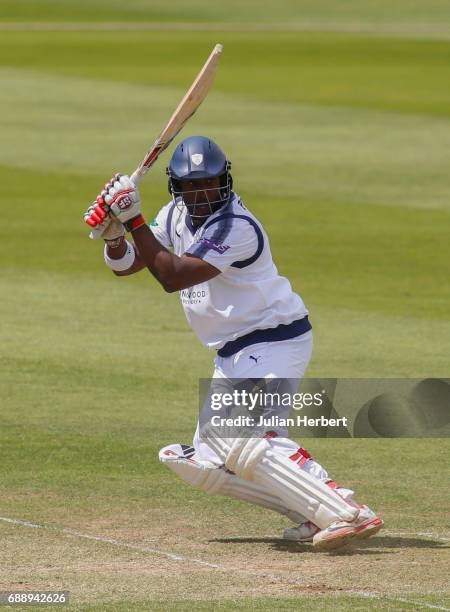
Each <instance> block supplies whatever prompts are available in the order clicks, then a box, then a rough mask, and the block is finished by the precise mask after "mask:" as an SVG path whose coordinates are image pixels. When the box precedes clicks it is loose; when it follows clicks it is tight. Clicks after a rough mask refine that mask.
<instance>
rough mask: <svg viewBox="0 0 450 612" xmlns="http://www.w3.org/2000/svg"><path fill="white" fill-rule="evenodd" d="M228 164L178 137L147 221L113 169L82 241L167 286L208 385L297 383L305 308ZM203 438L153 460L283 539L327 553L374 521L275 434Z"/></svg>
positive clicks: (200, 140)
mask: <svg viewBox="0 0 450 612" xmlns="http://www.w3.org/2000/svg"><path fill="white" fill-rule="evenodd" d="M230 168H231V164H230V161H229V160H228V159H227V157H226V156H225V154H224V153H223V151H222V150H221V149H220V148H219V146H218V145H217V144H216V143H215V142H213V141H212V140H211V139H210V138H207V137H203V136H192V137H189V138H186V139H185V140H183V141H182V142H180V143H179V144H178V146H177V147H176V149H175V151H174V153H173V156H172V158H171V160H170V163H169V166H168V168H167V174H168V177H169V192H170V194H171V201H170V202H169V203H168V204H166V205H165V206H163V208H161V210H160V211H159V213H158V214H157V216H156V218H155V219H154V220H153V221H152V222H151V223H150V224H148V223H147V222H146V220H145V219H144V217H143V215H142V211H141V199H140V195H139V191H138V188H137V186H136V185H135V184H133V182H132V181H131V180H130V178H129V177H128V176H125V175H121V174H116V175H115V176H113V178H112V179H111V180H110V181H109V182H108V183H107V184H106V185H105V186H104V189H103V190H102V191H101V193H100V194H99V195H98V196H97V198H96V200H95V202H94V203H93V204H92V205H91V206H90V207H89V208H88V210H87V212H86V214H85V215H84V220H85V222H86V223H87V224H88V225H89V226H90V228H91V237H93V238H102V239H103V240H104V242H105V248H104V259H105V263H106V265H107V266H108V267H109V268H111V270H112V271H113V272H114V273H115V274H116V275H117V276H127V275H130V274H135V273H136V272H139V271H140V270H143V269H145V268H146V269H148V270H149V271H150V272H151V273H152V274H153V276H154V277H155V278H156V279H157V281H158V282H159V283H160V284H161V285H162V287H163V288H164V290H165V291H167V292H174V291H178V292H179V295H180V299H181V304H182V306H183V309H184V312H185V315H186V318H187V320H188V322H189V324H190V325H191V327H192V329H193V331H194V333H195V334H196V335H197V336H198V338H199V339H200V341H201V342H202V343H203V344H204V345H205V346H207V347H208V348H210V349H213V350H214V351H215V352H216V357H215V360H214V374H213V380H217V379H221V380H223V381H227V380H236V379H239V380H247V379H251V380H254V379H256V380H264V379H267V380H269V379H274V378H276V379H289V380H294V381H297V382H299V381H300V380H301V379H302V378H303V376H304V374H305V371H306V368H307V366H308V363H309V360H310V358H311V352H312V347H313V335H312V328H311V324H310V322H309V319H308V310H307V309H306V307H305V304H304V303H303V301H302V299H301V297H300V296H299V295H298V294H296V293H294V292H293V290H292V287H291V285H290V283H289V281H288V280H287V279H286V278H284V277H283V276H280V274H279V273H278V271H277V268H276V267H275V265H274V262H273V260H272V254H271V250H270V246H269V240H268V237H267V234H266V232H265V231H264V228H263V227H262V225H261V223H260V222H259V221H258V219H257V218H256V217H255V216H254V215H253V214H252V213H251V212H250V211H249V210H248V209H247V208H246V206H245V205H244V203H243V202H242V200H241V198H240V197H239V195H238V194H237V193H236V192H235V191H233V179H232V176H231V174H230ZM127 232H128V233H130V234H131V236H132V241H130V240H128V239H127V238H126V235H127ZM203 433H204V432H203V430H202V429H201V428H200V427H199V426H197V430H196V432H195V435H194V439H193V443H192V446H191V445H187V444H171V445H169V446H167V447H165V448H163V449H161V451H160V455H159V458H160V460H161V461H162V462H163V463H164V464H165V465H166V466H167V467H168V468H170V469H172V470H173V471H174V472H175V473H176V474H177V475H178V476H179V477H180V478H181V479H182V480H184V481H185V482H186V483H188V484H190V485H192V486H194V487H198V488H200V489H202V490H203V491H205V492H206V493H209V494H220V495H230V496H233V497H235V498H237V499H240V500H243V501H246V502H249V503H253V504H256V505H259V506H263V507H265V508H269V509H271V510H274V511H276V512H278V513H280V514H283V515H286V516H287V517H289V518H290V519H291V520H292V521H294V522H295V523H296V524H297V526H296V527H292V528H288V529H286V530H285V531H284V537H285V538H287V539H290V540H295V541H298V542H312V544H313V545H314V546H315V547H317V548H318V549H333V548H337V547H339V546H342V545H344V544H345V543H346V542H347V541H349V540H350V539H353V538H367V537H370V536H372V535H374V534H375V533H376V532H377V531H379V529H381V527H382V526H383V521H382V520H381V518H379V517H378V516H377V515H376V514H375V513H374V512H373V511H372V510H370V509H369V508H368V507H367V506H365V505H361V504H358V503H357V502H356V501H354V500H353V491H351V490H349V489H347V488H344V487H341V486H340V485H338V484H336V483H335V482H334V481H333V480H332V479H331V478H330V476H329V475H328V472H327V471H326V470H325V469H324V468H323V467H322V466H321V465H320V464H319V463H318V462H317V461H316V460H315V459H314V458H313V457H312V456H311V455H310V454H309V453H308V451H307V450H306V449H304V448H303V447H301V446H300V447H299V445H298V443H296V442H294V441H292V440H290V439H289V438H288V437H286V435H282V433H283V432H281V434H280V433H279V432H278V433H277V432H276V431H272V430H271V431H267V432H263V433H262V435H260V436H258V437H246V438H238V437H230V438H227V437H224V436H221V435H220V434H219V435H203Z"/></svg>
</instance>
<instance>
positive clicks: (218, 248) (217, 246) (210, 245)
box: [200, 238, 230, 255]
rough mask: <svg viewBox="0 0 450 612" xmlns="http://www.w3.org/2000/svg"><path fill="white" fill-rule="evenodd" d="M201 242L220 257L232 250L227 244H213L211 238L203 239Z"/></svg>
mask: <svg viewBox="0 0 450 612" xmlns="http://www.w3.org/2000/svg"><path fill="white" fill-rule="evenodd" d="M200 242H202V243H203V244H206V246H207V247H208V249H212V250H213V251H217V253H220V255H223V254H224V253H225V251H228V249H229V248H230V247H229V246H228V245H226V244H217V242H213V241H212V240H210V239H209V238H201V239H200Z"/></svg>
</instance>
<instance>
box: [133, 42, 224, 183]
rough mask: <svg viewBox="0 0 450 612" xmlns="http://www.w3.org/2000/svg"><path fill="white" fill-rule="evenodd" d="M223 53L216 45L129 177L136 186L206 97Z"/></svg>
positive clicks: (220, 46)
mask: <svg viewBox="0 0 450 612" xmlns="http://www.w3.org/2000/svg"><path fill="white" fill-rule="evenodd" d="M222 51H223V46H222V45H221V44H217V45H216V46H215V47H214V49H213V50H212V52H211V54H210V56H209V57H208V59H207V60H206V62H205V64H204V66H203V68H202V69H201V70H200V72H199V73H198V75H197V77H196V79H195V81H194V82H193V83H192V85H191V87H190V88H189V90H188V92H187V93H186V94H185V96H184V98H183V99H182V100H181V102H180V103H179V104H178V106H177V108H176V109H175V111H174V113H173V114H172V116H171V117H170V119H169V121H168V123H167V125H166V127H165V128H164V129H163V131H162V132H161V134H160V135H159V136H158V138H157V139H156V140H155V142H154V143H153V145H152V147H151V148H150V150H149V151H148V152H147V155H146V156H145V157H144V159H143V160H142V161H141V163H140V164H139V166H138V167H137V168H136V170H135V171H134V173H133V174H132V176H131V180H132V181H133V182H134V183H135V184H137V183H138V182H139V181H140V180H141V179H142V178H143V177H144V176H145V174H146V173H147V172H148V170H149V169H150V168H151V166H153V164H154V163H155V161H156V160H157V159H158V157H159V156H160V154H161V153H162V152H163V151H165V149H167V147H168V146H169V145H170V143H171V142H172V140H173V139H174V138H175V136H176V135H177V134H178V133H179V132H180V131H181V130H182V129H183V127H184V125H185V124H186V122H187V121H188V119H189V118H190V117H192V115H193V114H194V113H195V111H196V110H197V109H198V107H199V106H200V104H201V103H202V102H203V100H204V99H205V98H206V96H207V95H208V92H209V90H210V89H211V86H212V84H213V81H214V77H215V73H216V69H217V65H218V63H219V59H220V56H221V54H222Z"/></svg>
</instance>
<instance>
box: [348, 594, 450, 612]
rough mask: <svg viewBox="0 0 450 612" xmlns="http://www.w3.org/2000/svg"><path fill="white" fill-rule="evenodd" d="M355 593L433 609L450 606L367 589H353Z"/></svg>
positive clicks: (447, 609)
mask: <svg viewBox="0 0 450 612" xmlns="http://www.w3.org/2000/svg"><path fill="white" fill-rule="evenodd" d="M351 593H352V594H353V595H359V596H360V597H367V598H371V599H386V600H387V601H396V602H400V603H406V604H411V605H413V606H421V607H422V608H431V609H433V610H445V611H446V612H447V611H449V610H450V608H446V607H445V606H436V605H435V604H429V603H424V602H423V601H412V600H411V599H404V598H403V597H389V596H386V595H382V594H381V593H367V592H366V591H351Z"/></svg>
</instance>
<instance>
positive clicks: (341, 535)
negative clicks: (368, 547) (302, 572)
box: [313, 506, 384, 550]
mask: <svg viewBox="0 0 450 612" xmlns="http://www.w3.org/2000/svg"><path fill="white" fill-rule="evenodd" d="M383 525H384V523H383V520H382V519H381V518H380V517H379V516H377V515H376V514H375V512H373V511H372V510H371V509H370V508H368V507H367V506H361V509H360V512H359V515H358V516H357V517H356V519H354V520H353V521H350V522H347V521H336V522H334V523H332V524H331V525H329V526H328V527H327V528H326V529H322V531H319V532H318V533H316V534H315V535H314V537H313V546H314V547H315V548H317V549H318V550H333V549H335V548H340V547H341V546H344V545H345V544H347V543H348V542H350V541H351V540H353V538H357V539H366V538H370V537H371V536H373V535H375V534H376V533H377V532H378V531H380V529H381V528H382V527H383Z"/></svg>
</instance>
